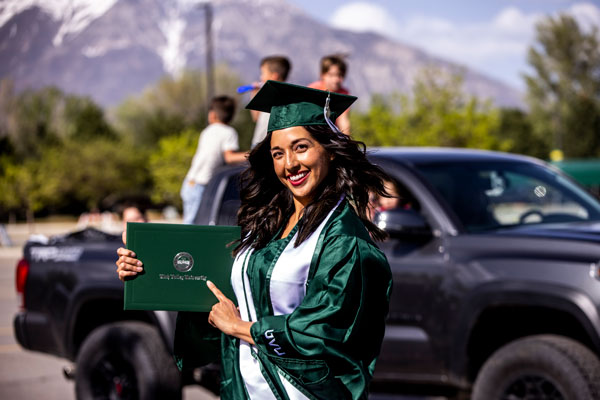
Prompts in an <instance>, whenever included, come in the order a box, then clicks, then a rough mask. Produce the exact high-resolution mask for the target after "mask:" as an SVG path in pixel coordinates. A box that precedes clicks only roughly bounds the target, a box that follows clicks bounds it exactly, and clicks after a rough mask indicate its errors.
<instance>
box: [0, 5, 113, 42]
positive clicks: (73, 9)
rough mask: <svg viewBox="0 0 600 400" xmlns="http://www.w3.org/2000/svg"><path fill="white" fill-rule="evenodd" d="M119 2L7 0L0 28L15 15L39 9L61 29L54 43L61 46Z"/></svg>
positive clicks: (0, 18)
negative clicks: (48, 15)
mask: <svg viewBox="0 0 600 400" xmlns="http://www.w3.org/2000/svg"><path fill="white" fill-rule="evenodd" d="M117 1H118V0H92V1H90V0H5V2H4V3H2V5H0V27H2V26H3V25H4V24H5V23H6V22H8V21H9V20H10V19H11V18H12V17H13V16H14V15H17V14H19V13H20V12H22V11H24V10H26V9H28V8H31V7H36V6H37V7H39V8H41V9H43V10H44V11H46V12H48V13H49V14H50V15H51V16H52V17H53V18H54V19H55V20H57V21H60V22H61V27H60V29H59V30H58V32H57V33H56V36H54V39H53V40H52V43H53V44H54V45H55V46H59V45H60V44H61V43H62V41H63V38H64V37H65V36H66V35H69V34H73V35H74V34H77V33H79V32H81V31H82V30H84V29H85V28H86V27H87V26H88V25H89V24H90V23H91V22H92V21H94V20H95V19H97V18H100V17H101V16H102V15H104V13H105V12H106V11H108V10H109V9H110V8H111V7H112V6H113V5H114V4H115V3H116V2H117Z"/></svg>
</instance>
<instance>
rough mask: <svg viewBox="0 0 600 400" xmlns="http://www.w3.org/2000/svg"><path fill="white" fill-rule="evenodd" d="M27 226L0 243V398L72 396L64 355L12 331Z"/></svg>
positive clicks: (205, 398) (201, 395)
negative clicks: (25, 345)
mask: <svg viewBox="0 0 600 400" xmlns="http://www.w3.org/2000/svg"><path fill="white" fill-rule="evenodd" d="M73 227H74V225H72V224H71V225H69V224H53V225H52V226H46V227H41V228H40V227H39V226H38V227H37V228H36V229H37V230H36V231H35V232H36V233H44V234H58V233H65V232H68V231H69V229H68V228H70V229H73ZM29 232H30V229H29V228H26V227H24V226H20V227H16V228H15V227H13V228H12V229H9V230H8V233H9V235H10V236H11V239H12V241H13V244H14V245H15V246H11V247H0V399H22V400H29V399H32V400H34V399H35V400H38V399H45V400H71V399H75V385H74V383H73V381H70V380H67V379H65V377H64V376H63V372H62V370H63V368H64V367H69V366H71V364H70V363H69V362H68V361H66V360H63V359H60V358H57V357H53V356H49V355H45V354H42V353H36V352H31V351H27V350H23V349H22V348H21V347H20V346H19V345H18V344H17V342H16V340H15V338H14V335H13V327H12V321H13V317H14V315H15V313H16V312H17V311H18V309H19V301H20V300H19V299H18V297H17V294H16V291H15V267H16V264H17V261H18V259H19V257H20V256H21V254H22V252H21V245H22V244H23V243H24V241H25V240H26V238H27V236H28V235H29ZM183 398H184V400H217V399H218V397H216V396H214V395H213V394H212V393H210V392H208V391H206V390H204V389H202V388H201V387H199V386H189V387H186V388H185V389H184V395H183ZM370 399H371V400H444V399H443V398H440V397H436V398H431V397H414V396H391V395H384V394H372V395H371V396H370Z"/></svg>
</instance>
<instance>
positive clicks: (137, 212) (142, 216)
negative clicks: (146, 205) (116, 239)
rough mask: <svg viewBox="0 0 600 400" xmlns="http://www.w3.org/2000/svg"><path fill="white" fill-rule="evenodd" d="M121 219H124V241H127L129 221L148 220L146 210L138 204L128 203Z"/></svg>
mask: <svg viewBox="0 0 600 400" xmlns="http://www.w3.org/2000/svg"><path fill="white" fill-rule="evenodd" d="M121 220H122V221H123V234H122V239H123V243H125V242H126V241H127V223H128V222H148V218H147V217H146V212H145V211H144V210H143V209H141V208H140V207H138V206H135V205H128V206H125V208H124V209H123V212H122V213H121Z"/></svg>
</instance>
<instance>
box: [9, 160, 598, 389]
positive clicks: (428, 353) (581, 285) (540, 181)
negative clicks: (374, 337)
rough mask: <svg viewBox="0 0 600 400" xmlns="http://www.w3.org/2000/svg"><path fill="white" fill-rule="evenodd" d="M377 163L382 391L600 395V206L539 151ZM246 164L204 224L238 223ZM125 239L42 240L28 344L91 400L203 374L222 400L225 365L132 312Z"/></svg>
mask: <svg viewBox="0 0 600 400" xmlns="http://www.w3.org/2000/svg"><path fill="white" fill-rule="evenodd" d="M370 158H371V160H372V161H373V162H375V163H377V164H379V165H380V166H381V167H382V168H383V169H384V170H386V171H387V172H388V173H389V174H390V176H391V177H393V178H394V180H395V182H394V186H396V190H397V192H398V194H399V198H400V202H399V204H398V207H397V208H395V209H391V210H384V211H383V210H382V211H381V212H379V213H378V214H377V215H376V223H377V224H378V226H380V227H381V228H383V229H385V230H386V231H388V233H389V234H390V239H389V240H387V241H386V242H384V243H381V245H380V247H381V248H382V250H383V251H384V252H385V254H386V255H387V257H388V260H389V262H390V265H391V268H392V271H393V276H394V289H393V296H392V299H391V305H390V312H389V316H388V320H387V329H386V335H385V340H384V343H383V347H382V350H381V355H380V357H379V360H378V363H377V368H376V371H375V377H374V380H373V385H372V386H373V388H374V389H376V390H377V391H385V392H398V393H400V392H405V393H406V392H420V393H435V394H443V395H445V396H448V397H452V398H469V397H470V396H471V397H472V398H473V399H475V400H502V399H539V400H546V399H564V400H580V399H598V398H600V361H599V356H600V314H599V313H600V203H599V202H598V201H597V200H596V199H595V198H593V197H592V196H590V195H589V194H587V193H586V192H585V191H584V190H582V189H581V188H580V187H579V186H577V185H576V184H575V183H573V181H571V179H569V178H568V177H566V176H565V175H563V174H562V173H560V172H559V171H558V170H557V169H555V168H553V167H551V166H548V165H547V164H545V163H543V162H541V161H539V160H535V159H532V158H527V157H521V156H516V155H509V154H505V153H497V152H486V151H477V150H464V149H433V148H411V149H405V148H395V149H392V148H389V149H376V150H375V151H373V152H372V154H371V155H370ZM241 169H242V168H241V167H233V168H224V169H222V170H220V171H218V173H217V174H216V175H215V176H214V178H213V179H212V180H211V182H210V183H209V184H208V186H207V188H206V191H205V195H204V197H203V200H202V204H201V206H200V210H199V212H198V215H197V218H196V223H198V224H204V225H228V224H235V221H236V212H237V209H238V207H239V204H240V200H239V187H238V176H239V173H240V171H241ZM119 245H120V238H119V237H117V236H112V235H107V234H105V233H102V232H99V231H94V230H85V231H81V232H75V233H72V234H69V235H66V236H62V237H54V238H51V239H50V241H49V242H47V243H37V242H28V243H27V244H26V246H25V248H24V254H23V259H22V260H21V261H20V262H19V264H18V266H17V290H18V291H19V293H20V294H21V295H22V298H23V305H22V309H21V310H20V311H19V312H18V313H17V315H16V316H15V318H14V329H15V335H16V337H17V339H18V341H19V343H20V344H21V345H22V346H23V347H24V348H26V349H30V350H34V351H40V352H45V353H51V354H54V355H57V356H59V357H64V358H65V359H67V360H70V361H74V362H75V365H76V368H75V371H74V372H73V373H72V375H74V377H75V381H76V385H75V386H76V393H77V396H78V398H80V399H87V398H118V399H136V398H142V399H151V398H177V397H180V396H181V394H180V393H181V385H183V384H188V383H192V382H193V381H194V379H193V378H195V381H196V382H200V383H201V384H203V385H205V386H207V387H209V388H211V389H213V390H215V391H217V390H218V378H217V376H218V373H217V372H218V366H215V365H209V366H207V367H204V368H202V369H198V370H197V371H195V373H194V374H193V376H183V377H182V376H181V375H180V374H179V373H178V371H177V370H176V368H175V365H174V364H173V362H172V360H171V357H170V352H171V350H172V342H173V328H174V321H175V315H174V314H173V313H169V312H164V311H155V312H142V311H123V287H122V283H121V282H120V281H119V280H118V279H117V275H116V273H115V264H114V262H115V259H116V255H115V249H116V248H117V247H118V246H119Z"/></svg>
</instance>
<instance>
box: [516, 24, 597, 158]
mask: <svg viewBox="0 0 600 400" xmlns="http://www.w3.org/2000/svg"><path fill="white" fill-rule="evenodd" d="M536 29H537V43H536V44H535V45H534V46H532V47H531V48H530V49H529V53H528V62H529V64H530V65H531V67H532V68H533V73H532V74H530V75H525V76H524V77H525V81H526V83H527V101H528V104H529V108H530V118H531V123H532V126H533V133H534V135H535V136H536V137H537V138H538V140H540V141H544V142H545V143H546V147H551V148H555V149H562V150H563V152H564V154H565V156H567V157H590V156H593V157H598V156H600V134H599V132H600V42H599V40H598V28H597V27H594V28H593V29H592V30H591V31H590V32H587V33H586V32H584V31H583V30H582V29H581V28H580V26H579V25H578V24H577V21H576V20H575V19H574V18H572V17H570V16H568V15H560V16H558V17H555V18H553V17H548V18H547V19H545V20H543V21H542V22H540V23H539V24H538V25H537V27H536Z"/></svg>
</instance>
